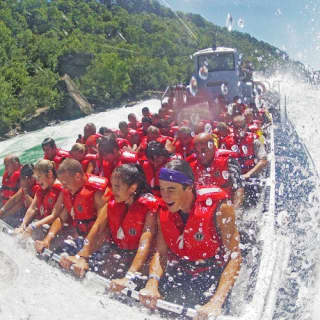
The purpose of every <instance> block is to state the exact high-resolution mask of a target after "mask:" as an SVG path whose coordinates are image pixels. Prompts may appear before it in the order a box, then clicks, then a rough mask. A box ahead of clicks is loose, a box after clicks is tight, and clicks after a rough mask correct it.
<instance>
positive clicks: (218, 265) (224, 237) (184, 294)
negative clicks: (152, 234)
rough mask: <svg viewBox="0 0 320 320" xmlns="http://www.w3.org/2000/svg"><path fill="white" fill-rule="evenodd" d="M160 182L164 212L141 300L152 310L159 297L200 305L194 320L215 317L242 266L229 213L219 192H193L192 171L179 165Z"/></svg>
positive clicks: (175, 162)
mask: <svg viewBox="0 0 320 320" xmlns="http://www.w3.org/2000/svg"><path fill="white" fill-rule="evenodd" d="M159 179H160V188H161V197H162V199H163V201H164V203H165V207H163V208H161V209H160V214H159V216H158V234H157V242H156V251H155V254H154V256H153V258H152V260H151V262H150V267H149V280H148V282H147V284H146V286H145V288H144V289H142V290H141V291H140V301H141V302H142V303H143V304H144V305H145V306H147V307H149V308H152V309H155V308H156V302H157V299H159V298H160V297H161V296H163V297H164V298H165V299H166V300H167V301H171V302H173V303H179V304H182V305H183V306H185V307H194V306H195V305H197V304H202V306H201V307H200V308H199V309H197V316H196V319H207V318H208V316H209V315H210V316H219V315H220V314H221V311H222V305H223V303H224V302H225V299H226V297H227V296H228V294H229V292H230V290H231V288H232V286H233V284H234V282H235V280H236V278H237V276H238V273H239V271H240V266H241V262H242V257H241V252H240V249H239V233H238V230H237V226H236V223H235V212H234V209H233V207H232V206H230V205H228V204H227V202H226V200H227V199H228V196H227V195H226V193H225V192H224V191H223V190H221V189H220V188H218V187H212V186H211V185H210V186H204V188H203V189H199V190H198V191H197V192H196V191H195V184H194V176H193V173H192V169H191V167H190V166H189V164H188V163H187V162H185V161H183V160H173V161H171V162H169V163H168V164H167V165H166V167H165V168H162V169H161V170H160V176H159ZM200 217H201V218H200ZM210 293H211V294H210Z"/></svg>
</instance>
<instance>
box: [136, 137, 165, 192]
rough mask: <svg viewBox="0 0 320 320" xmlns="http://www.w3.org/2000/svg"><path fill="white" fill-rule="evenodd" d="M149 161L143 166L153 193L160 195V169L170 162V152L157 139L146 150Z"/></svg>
mask: <svg viewBox="0 0 320 320" xmlns="http://www.w3.org/2000/svg"><path fill="white" fill-rule="evenodd" d="M146 156H147V161H144V162H143V165H142V168H143V171H144V173H145V175H146V179H147V182H148V184H149V185H150V186H151V189H152V192H153V194H155V195H157V196H159V195H160V185H159V171H160V169H161V168H162V167H163V166H164V165H165V164H166V163H167V162H168V160H169V153H168V151H167V150H166V149H165V148H164V146H163V145H162V144H161V143H160V142H157V141H150V142H149V143H148V146H147V150H146Z"/></svg>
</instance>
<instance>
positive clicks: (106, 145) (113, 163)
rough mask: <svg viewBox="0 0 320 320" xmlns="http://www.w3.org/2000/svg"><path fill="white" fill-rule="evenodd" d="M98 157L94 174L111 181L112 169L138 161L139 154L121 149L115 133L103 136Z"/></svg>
mask: <svg viewBox="0 0 320 320" xmlns="http://www.w3.org/2000/svg"><path fill="white" fill-rule="evenodd" d="M98 151H99V153H98V158H97V160H96V163H95V167H94V170H93V174H95V175H98V176H101V177H106V178H108V180H109V182H110V177H111V174H112V171H113V170H114V168H116V167H117V166H120V165H121V164H125V163H137V161H138V158H137V154H136V153H133V152H130V151H127V150H123V149H122V150H121V149H120V147H119V145H118V143H117V139H116V137H115V135H114V134H110V135H108V136H103V137H102V138H101V139H100V141H99V145H98Z"/></svg>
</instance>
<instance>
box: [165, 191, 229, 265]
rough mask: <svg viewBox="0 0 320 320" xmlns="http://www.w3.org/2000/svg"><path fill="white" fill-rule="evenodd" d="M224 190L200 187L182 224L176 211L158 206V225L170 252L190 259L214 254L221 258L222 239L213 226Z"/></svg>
mask: <svg viewBox="0 0 320 320" xmlns="http://www.w3.org/2000/svg"><path fill="white" fill-rule="evenodd" d="M225 199H227V194H226V193H225V192H224V191H223V190H222V189H220V188H218V187H208V188H200V189H199V190H198V191H197V198H196V201H195V204H194V206H193V208H192V211H191V212H190V213H189V216H188V219H187V222H186V224H184V222H183V220H182V218H181V216H180V214H179V213H178V212H175V213H172V212H170V211H169V210H168V208H161V209H160V227H161V231H162V234H163V237H164V239H165V241H166V243H167V245H168V247H169V248H170V250H171V251H172V252H174V253H175V254H176V255H177V256H178V257H180V258H182V259H187V260H189V261H197V260H206V259H209V258H212V257H215V258H216V259H217V260H218V261H221V260H222V259H221V255H222V252H223V250H222V242H221V239H220V236H219V233H218V232H217V229H216V226H215V223H214V221H215V214H216V211H217V208H218V206H219V204H220V202H221V201H222V200H225Z"/></svg>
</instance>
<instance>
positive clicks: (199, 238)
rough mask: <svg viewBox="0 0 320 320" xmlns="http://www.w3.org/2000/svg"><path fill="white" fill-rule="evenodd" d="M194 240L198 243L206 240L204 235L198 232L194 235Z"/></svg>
mask: <svg viewBox="0 0 320 320" xmlns="http://www.w3.org/2000/svg"><path fill="white" fill-rule="evenodd" d="M193 237H194V239H195V240H197V241H202V240H203V239H204V235H203V233H202V232H200V231H198V232H196V233H195V234H194V235H193Z"/></svg>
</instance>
